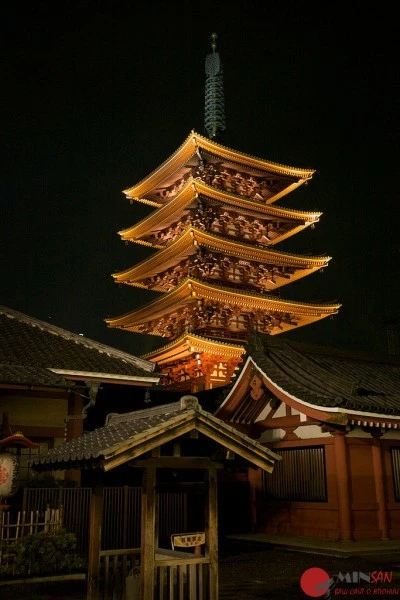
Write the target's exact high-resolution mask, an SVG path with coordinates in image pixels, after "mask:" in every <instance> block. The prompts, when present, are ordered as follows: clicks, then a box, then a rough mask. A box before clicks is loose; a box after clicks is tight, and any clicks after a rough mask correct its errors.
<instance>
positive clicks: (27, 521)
mask: <svg viewBox="0 0 400 600" xmlns="http://www.w3.org/2000/svg"><path fill="white" fill-rule="evenodd" d="M60 527H62V509H60V508H49V507H48V508H46V510H45V511H44V514H43V517H42V516H41V513H40V512H39V511H38V510H35V511H33V510H32V511H30V512H29V513H27V512H26V511H25V510H24V511H18V513H17V515H16V520H15V521H14V522H13V521H12V516H11V514H10V513H8V512H6V511H2V518H1V523H0V540H1V541H2V542H3V543H4V542H10V543H14V542H16V541H17V540H19V539H21V538H23V537H24V536H25V535H29V534H32V533H38V532H39V531H45V532H46V531H55V530H58V529H60Z"/></svg>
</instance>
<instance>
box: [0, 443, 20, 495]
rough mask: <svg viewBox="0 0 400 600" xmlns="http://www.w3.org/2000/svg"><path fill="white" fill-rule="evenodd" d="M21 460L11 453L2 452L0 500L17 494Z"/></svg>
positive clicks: (0, 460) (0, 455)
mask: <svg viewBox="0 0 400 600" xmlns="http://www.w3.org/2000/svg"><path fill="white" fill-rule="evenodd" d="M18 472H19V458H18V457H17V456H16V455H15V454H11V453H10V452H0V498H7V497H8V496H12V495H13V494H15V492H16V491H17V488H18Z"/></svg>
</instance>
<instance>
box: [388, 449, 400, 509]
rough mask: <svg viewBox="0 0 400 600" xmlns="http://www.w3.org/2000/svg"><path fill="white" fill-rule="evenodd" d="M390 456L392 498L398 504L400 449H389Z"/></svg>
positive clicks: (399, 498)
mask: <svg viewBox="0 0 400 600" xmlns="http://www.w3.org/2000/svg"><path fill="white" fill-rule="evenodd" d="M390 456H391V459H392V471H393V488H394V498H395V500H396V502H400V447H396V448H391V449H390Z"/></svg>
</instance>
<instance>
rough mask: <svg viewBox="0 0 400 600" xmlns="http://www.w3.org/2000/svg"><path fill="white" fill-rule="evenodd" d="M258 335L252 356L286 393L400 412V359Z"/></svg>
mask: <svg viewBox="0 0 400 600" xmlns="http://www.w3.org/2000/svg"><path fill="white" fill-rule="evenodd" d="M265 338H266V336H254V337H253V338H252V339H251V340H250V341H249V346H248V354H249V355H250V356H251V358H252V359H253V360H254V362H255V363H256V364H257V366H258V367H259V368H260V369H261V370H262V371H263V373H265V374H266V375H267V376H268V377H269V378H270V379H271V380H272V381H273V382H274V383H275V384H277V385H279V387H281V388H282V389H283V390H285V392H287V393H289V394H292V395H293V396H295V397H297V398H299V399H301V400H304V401H306V402H309V403H310V404H314V405H316V406H320V407H329V406H338V407H342V408H347V409H351V410H356V411H363V412H374V413H382V414H386V415H400V360H399V358H398V357H389V356H388V357H372V356H367V355H364V354H360V353H352V352H349V351H345V350H343V351H341V350H339V349H334V348H325V347H321V346H315V345H311V344H302V343H296V342H292V341H290V342H289V341H287V340H273V341H272V340H270V339H269V338H268V339H265Z"/></svg>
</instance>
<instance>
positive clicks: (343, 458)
mask: <svg viewBox="0 0 400 600" xmlns="http://www.w3.org/2000/svg"><path fill="white" fill-rule="evenodd" d="M332 435H333V448H334V453H335V468H336V480H337V491H338V504H339V528H340V531H339V539H340V541H342V542H349V541H352V539H353V536H352V530H351V510H350V492H349V469H348V464H347V453H346V437H345V433H344V432H342V431H336V432H333V433H332Z"/></svg>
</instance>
